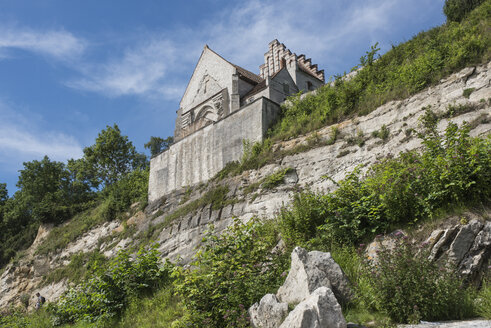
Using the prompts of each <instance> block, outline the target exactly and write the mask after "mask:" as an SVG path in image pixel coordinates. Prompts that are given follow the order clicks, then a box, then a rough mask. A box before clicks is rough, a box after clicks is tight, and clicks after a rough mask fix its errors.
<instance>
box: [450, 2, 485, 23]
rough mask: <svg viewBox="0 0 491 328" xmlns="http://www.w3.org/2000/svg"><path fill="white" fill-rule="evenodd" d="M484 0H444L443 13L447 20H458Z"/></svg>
mask: <svg viewBox="0 0 491 328" xmlns="http://www.w3.org/2000/svg"><path fill="white" fill-rule="evenodd" d="M484 1H485V0H445V4H444V5H443V13H444V14H445V16H447V20H448V21H451V22H460V21H461V20H462V19H464V17H465V16H466V15H467V14H468V13H470V12H471V11H472V9H474V8H476V7H477V6H479V5H480V4H481V3H483V2H484Z"/></svg>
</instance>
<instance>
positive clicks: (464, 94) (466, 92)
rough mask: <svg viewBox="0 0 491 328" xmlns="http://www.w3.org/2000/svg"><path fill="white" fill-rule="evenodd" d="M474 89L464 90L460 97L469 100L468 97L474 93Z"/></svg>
mask: <svg viewBox="0 0 491 328" xmlns="http://www.w3.org/2000/svg"><path fill="white" fill-rule="evenodd" d="M474 90H475V89H474V88H468V89H464V92H463V93H462V95H463V96H464V97H466V98H467V99H469V97H470V95H471V94H472V93H473V92H474Z"/></svg>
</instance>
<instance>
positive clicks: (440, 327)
mask: <svg viewBox="0 0 491 328" xmlns="http://www.w3.org/2000/svg"><path fill="white" fill-rule="evenodd" d="M397 327H400V328H461V327H462V328H491V320H467V321H446V322H427V321H422V322H421V323H420V324H418V325H398V326H397Z"/></svg>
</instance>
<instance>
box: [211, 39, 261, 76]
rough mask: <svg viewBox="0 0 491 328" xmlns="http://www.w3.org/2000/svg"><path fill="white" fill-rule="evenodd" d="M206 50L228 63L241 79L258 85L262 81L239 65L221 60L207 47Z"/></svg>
mask: <svg viewBox="0 0 491 328" xmlns="http://www.w3.org/2000/svg"><path fill="white" fill-rule="evenodd" d="M208 49H209V50H210V51H211V52H213V53H214V54H215V55H217V56H218V57H220V58H222V59H223V60H225V61H226V62H227V63H229V64H230V65H232V66H233V67H235V68H236V69H237V73H239V75H241V76H242V77H244V78H246V79H247V80H250V81H252V82H254V83H260V82H261V81H263V78H262V77H260V76H259V75H257V74H254V73H252V72H251V71H248V70H246V69H245V68H242V67H240V66H239V65H235V64H234V63H231V62H229V61H228V60H226V59H225V58H223V57H222V56H221V55H220V54H218V53H216V52H215V51H213V50H211V49H210V48H209V47H208Z"/></svg>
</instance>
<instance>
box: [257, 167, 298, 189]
mask: <svg viewBox="0 0 491 328" xmlns="http://www.w3.org/2000/svg"><path fill="white" fill-rule="evenodd" d="M291 171H292V168H290V167H287V168H285V169H282V170H279V171H277V172H275V173H273V174H271V175H269V176H267V177H266V178H265V179H264V181H263V182H262V187H263V188H264V189H273V188H275V187H277V186H279V185H280V184H282V183H283V182H284V181H285V174H287V173H289V172H291Z"/></svg>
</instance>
